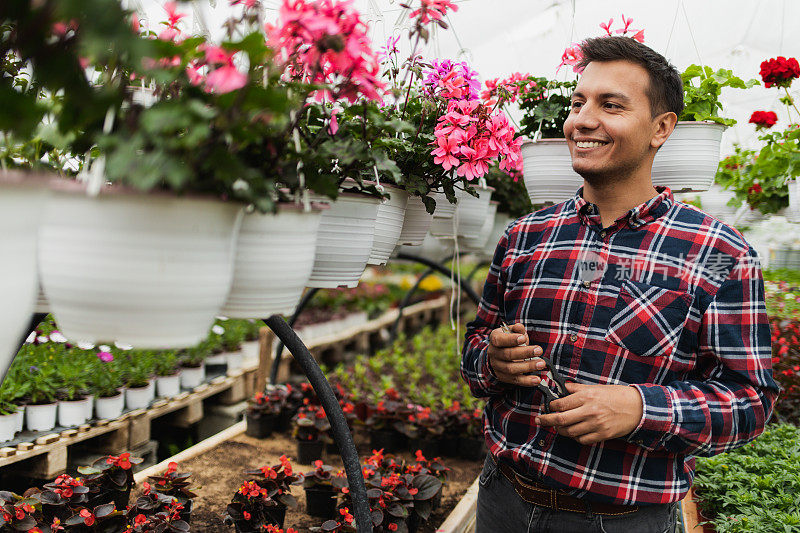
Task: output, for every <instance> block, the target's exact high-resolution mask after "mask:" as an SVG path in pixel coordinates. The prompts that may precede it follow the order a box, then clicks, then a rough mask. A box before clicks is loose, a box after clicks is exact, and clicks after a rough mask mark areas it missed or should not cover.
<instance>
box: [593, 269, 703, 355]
mask: <svg viewBox="0 0 800 533" xmlns="http://www.w3.org/2000/svg"><path fill="white" fill-rule="evenodd" d="M691 302H692V296H691V295H690V294H689V293H686V292H683V291H674V290H670V289H665V288H663V287H657V286H655V285H649V284H647V283H641V282H638V281H633V280H630V279H626V280H625V281H624V282H623V284H622V287H621V288H620V291H619V296H618V297H617V301H616V305H615V306H614V310H613V311H612V312H611V321H610V323H609V327H608V332H607V333H606V335H605V338H606V340H609V341H611V342H613V343H615V344H618V345H620V346H622V347H623V348H625V349H627V350H628V351H630V352H632V353H633V354H635V355H638V356H640V357H653V356H661V357H669V356H670V355H672V352H673V351H674V350H675V348H676V347H677V345H678V340H679V339H680V336H681V332H682V331H683V326H684V324H685V323H686V319H687V318H688V316H689V306H690V304H691Z"/></svg>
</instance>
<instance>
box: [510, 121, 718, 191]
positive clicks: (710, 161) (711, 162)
mask: <svg viewBox="0 0 800 533" xmlns="http://www.w3.org/2000/svg"><path fill="white" fill-rule="evenodd" d="M724 130H725V126H723V125H721V124H716V123H713V122H679V123H678V124H677V126H676V127H675V131H673V132H672V135H670V137H669V139H667V142H666V143H664V145H663V146H662V147H661V148H660V149H659V150H658V152H657V153H656V157H655V160H654V161H653V170H652V174H651V175H652V181H653V185H656V186H659V185H665V186H667V187H669V188H670V189H671V190H672V192H673V193H678V192H692V191H694V192H701V191H707V190H708V189H709V188H710V187H711V184H712V183H714V176H715V175H716V172H717V165H718V163H719V153H720V143H721V141H722V133H723V132H724ZM522 161H523V168H524V179H525V187H526V188H527V190H528V196H530V199H531V202H532V203H533V204H534V205H540V204H544V203H550V202H551V203H560V202H563V201H565V200H567V199H569V198H571V197H572V196H574V195H575V193H576V192H577V190H578V189H579V188H580V187H581V186H582V185H583V178H581V177H580V176H579V175H578V174H577V173H576V172H575V171H574V170H572V158H571V156H570V152H569V148H568V146H567V141H566V140H565V139H541V140H538V141H536V142H533V141H528V142H526V143H525V144H523V145H522Z"/></svg>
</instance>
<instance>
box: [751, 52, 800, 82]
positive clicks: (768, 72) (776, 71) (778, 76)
mask: <svg viewBox="0 0 800 533" xmlns="http://www.w3.org/2000/svg"><path fill="white" fill-rule="evenodd" d="M760 74H761V79H762V80H764V87H772V86H773V85H776V86H778V87H789V86H790V85H791V84H792V80H793V79H794V78H800V64H798V63H797V59H795V58H793V57H790V58H789V59H786V58H785V57H783V56H778V57H776V58H774V59H768V60H767V61H764V62H763V63H761V71H760Z"/></svg>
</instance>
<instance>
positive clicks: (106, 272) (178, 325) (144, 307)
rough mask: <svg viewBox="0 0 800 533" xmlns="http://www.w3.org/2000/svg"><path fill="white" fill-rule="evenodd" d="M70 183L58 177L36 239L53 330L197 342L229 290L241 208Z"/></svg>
mask: <svg viewBox="0 0 800 533" xmlns="http://www.w3.org/2000/svg"><path fill="white" fill-rule="evenodd" d="M78 185H79V184H77V183H70V182H64V183H60V184H59V189H60V190H57V191H55V192H54V195H53V200H52V201H51V202H50V203H49V204H48V209H47V211H46V214H45V221H44V223H43V227H42V231H41V234H40V243H39V251H40V256H41V260H40V265H41V267H40V272H41V275H42V285H43V287H44V290H45V293H46V294H47V297H48V300H49V301H50V305H51V307H52V310H53V313H54V314H55V316H56V319H57V321H58V324H59V326H60V328H61V331H62V333H64V335H65V336H66V337H67V338H69V339H71V340H73V341H76V342H89V343H92V344H98V343H102V342H113V341H118V342H120V343H124V344H130V345H132V346H136V347H137V348H152V349H158V348H182V347H190V346H195V345H196V344H198V343H199V342H200V341H202V340H203V339H205V338H206V336H207V335H208V330H209V328H210V327H211V325H212V324H213V322H214V317H215V316H217V315H218V314H219V311H220V309H221V308H222V304H223V303H224V302H225V298H226V297H227V295H228V291H229V289H230V285H231V279H232V276H233V256H234V243H235V238H236V236H237V234H238V230H239V224H240V223H241V213H242V209H241V206H240V205H239V204H234V203H226V202H220V201H214V200H209V199H205V198H189V197H182V198H177V197H174V196H170V195H167V194H141V193H138V192H133V191H129V190H124V189H122V188H116V187H115V188H113V189H107V190H104V191H102V192H101V194H100V195H99V196H97V197H89V196H87V195H86V194H85V192H84V191H83V187H79V186H78Z"/></svg>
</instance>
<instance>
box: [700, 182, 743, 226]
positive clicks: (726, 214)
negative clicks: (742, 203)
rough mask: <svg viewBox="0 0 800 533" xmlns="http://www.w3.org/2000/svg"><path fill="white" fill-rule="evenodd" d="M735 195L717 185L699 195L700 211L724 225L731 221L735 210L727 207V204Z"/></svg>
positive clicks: (732, 207) (729, 206)
mask: <svg viewBox="0 0 800 533" xmlns="http://www.w3.org/2000/svg"><path fill="white" fill-rule="evenodd" d="M734 196H735V194H734V193H733V192H732V191H729V190H727V189H723V188H722V185H719V184H717V183H715V184H713V185H711V187H710V188H709V189H708V190H707V191H706V192H704V193H702V194H701V195H700V204H701V206H702V207H701V208H700V209H701V210H702V211H704V212H706V213H708V214H709V215H711V216H712V217H714V218H716V219H717V220H719V221H720V222H725V223H726V224H727V223H729V222H731V221H732V220H733V217H734V215H735V214H736V210H737V208H736V207H734V206H731V205H728V202H729V201H730V200H731V199H733V198H734Z"/></svg>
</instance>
